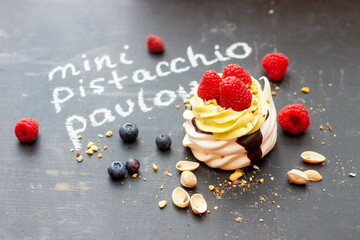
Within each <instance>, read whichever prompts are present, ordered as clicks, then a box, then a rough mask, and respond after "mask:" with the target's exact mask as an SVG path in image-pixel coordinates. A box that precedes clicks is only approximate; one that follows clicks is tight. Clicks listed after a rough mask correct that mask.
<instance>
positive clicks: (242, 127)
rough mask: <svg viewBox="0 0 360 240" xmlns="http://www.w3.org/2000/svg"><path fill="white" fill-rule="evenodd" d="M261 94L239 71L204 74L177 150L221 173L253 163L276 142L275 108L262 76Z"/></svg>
mask: <svg viewBox="0 0 360 240" xmlns="http://www.w3.org/2000/svg"><path fill="white" fill-rule="evenodd" d="M259 81H264V90H262V89H261V86H260V83H259V82H258V81H257V80H256V79H254V78H252V77H251V76H250V74H249V73H248V72H247V71H245V70H244V69H243V68H242V67H240V66H238V65H236V64H231V65H228V66H227V67H225V69H224V72H223V73H222V74H218V73H216V72H215V71H212V70H210V71H207V72H206V73H205V74H204V76H203V78H202V80H201V82H200V84H199V86H198V87H197V88H195V91H194V96H193V97H192V98H191V99H190V104H191V108H190V109H186V110H185V112H184V114H183V116H184V118H185V120H186V122H185V123H184V125H183V126H184V128H185V131H186V134H185V137H184V139H183V145H184V146H185V147H189V148H191V150H192V153H193V154H194V156H195V157H196V158H197V159H198V160H199V161H202V162H205V163H206V164H207V165H208V166H210V167H213V168H220V169H224V170H232V169H237V168H243V167H246V166H249V165H251V164H255V163H256V162H257V161H259V160H260V159H262V158H263V157H264V156H265V155H266V154H267V153H268V152H270V151H271V150H272V148H273V147H274V145H275V143H276V139H277V123H276V122H277V121H276V116H277V113H276V109H275V105H274V102H273V99H272V95H271V88H270V83H269V81H268V80H267V78H266V77H261V78H260V79H259Z"/></svg>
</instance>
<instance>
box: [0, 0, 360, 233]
mask: <svg viewBox="0 0 360 240" xmlns="http://www.w3.org/2000/svg"><path fill="white" fill-rule="evenodd" d="M271 10H274V12H273V14H269V11H270V13H272V12H271ZM359 11H360V3H359V1H355V0H354V1H272V2H270V1H207V2H205V1H201V2H200V1H199V2H198V3H195V2H194V1H179V2H176V1H134V0H129V1H43V0H36V1H2V2H1V3H0V83H1V95H0V105H1V110H2V115H1V118H0V129H1V137H0V146H1V152H0V202H1V205H0V215H1V218H0V239H187V238H188V239H234V238H235V237H236V236H238V238H239V239H326V240H327V239H358V238H359V234H360V221H359V217H358V216H359V214H360V205H359V192H360V187H359V169H358V166H359V161H360V160H359V156H358V155H359V154H358V147H359V143H360V141H359V140H360V138H359V133H360V127H359V111H360V107H359V101H360V94H359V90H360V84H359V81H360V79H359V75H360V66H359V65H360V45H359V39H360V28H359V25H360V17H359ZM152 33H154V34H157V35H159V36H161V37H162V38H163V40H164V42H165V46H166V51H165V53H164V54H163V55H150V54H148V53H147V50H146V45H145V39H146V36H147V35H149V34H152ZM236 42H245V43H247V44H248V45H249V46H250V47H251V49H252V51H251V53H250V55H249V56H248V57H247V58H245V59H231V60H229V61H224V62H217V63H215V64H213V65H211V66H204V65H203V64H202V63H201V61H199V66H197V67H191V68H190V69H189V70H188V71H186V72H183V73H180V74H178V73H171V74H170V75H168V76H164V77H157V78H156V79H155V80H153V81H146V82H143V83H136V82H134V81H133V80H132V74H133V72H134V71H135V70H137V69H147V70H148V71H150V72H151V75H155V74H156V72H155V68H156V65H157V63H158V62H160V61H168V62H170V61H171V60H172V59H175V58H178V57H182V58H184V59H185V62H178V64H177V66H178V67H187V66H190V63H189V60H188V58H187V48H188V47H189V46H192V49H193V51H194V52H195V53H202V54H205V56H206V57H207V59H208V60H210V59H214V58H215V56H214V46H215V45H217V44H218V45H219V48H220V50H219V51H220V52H221V53H223V54H224V53H225V49H226V48H227V47H228V46H230V45H231V44H233V43H236ZM124 45H129V47H130V48H129V49H128V50H124ZM272 51H280V52H284V53H285V54H286V55H287V56H288V57H289V59H290V66H289V68H288V71H287V74H286V76H285V79H284V80H283V81H282V82H281V83H279V84H277V85H278V86H279V87H280V90H279V91H277V94H276V96H275V97H274V101H275V104H276V106H277V109H278V110H279V109H281V108H282V107H283V106H285V105H287V104H290V103H296V102H301V100H299V98H301V99H303V100H304V103H303V104H304V105H305V106H306V107H307V108H308V109H310V108H312V109H313V110H309V112H310V117H311V125H310V128H309V129H308V130H307V131H306V132H305V133H304V134H300V135H298V136H291V135H289V134H287V133H284V132H283V131H282V130H281V129H278V133H279V134H278V142H277V145H276V146H275V148H274V150H273V151H272V152H271V153H270V154H269V155H268V156H266V157H265V158H264V160H263V161H262V162H261V163H260V164H259V167H260V169H261V171H260V172H258V173H256V174H253V170H252V168H249V169H246V175H245V176H244V179H245V180H247V181H249V178H250V177H251V176H253V175H254V177H253V179H254V180H253V181H252V182H249V183H250V187H249V188H248V187H247V186H245V187H242V188H240V187H236V188H233V189H228V188H220V190H222V189H223V190H225V193H224V194H223V195H222V196H221V198H222V199H217V198H216V194H215V193H214V192H210V191H209V190H208V185H210V184H213V185H218V184H219V183H224V181H225V180H227V179H228V177H229V175H230V173H231V172H226V171H220V170H214V169H210V168H208V167H206V166H205V165H203V164H202V165H201V166H200V168H199V169H198V170H196V172H195V173H196V175H197V178H198V181H199V185H198V186H197V187H196V188H195V189H194V190H192V191H190V192H191V193H193V192H200V193H202V194H203V195H204V197H205V199H206V200H207V203H208V207H209V210H211V212H210V213H209V214H206V215H205V216H203V217H198V216H196V215H194V214H193V213H192V212H191V210H190V208H188V209H185V210H184V209H178V208H176V207H175V206H174V205H173V204H172V203H171V192H172V190H173V189H174V188H175V187H177V186H179V185H180V183H179V174H178V172H177V170H176V168H175V163H176V162H177V161H179V160H183V159H185V157H188V159H190V160H192V159H193V156H192V154H191V152H190V151H189V150H188V149H185V148H184V147H182V143H181V142H182V138H183V135H184V130H183V128H182V123H183V121H184V120H183V118H182V111H183V103H182V102H183V100H182V97H180V96H181V95H180V94H179V91H177V90H178V89H179V88H180V90H181V87H182V88H183V89H184V90H185V91H186V92H189V91H190V88H191V87H190V86H189V84H190V82H191V81H193V80H196V81H198V80H199V79H200V78H201V76H202V74H203V73H204V72H205V71H206V70H208V69H214V70H216V71H220V72H221V70H222V69H223V68H224V67H225V66H226V65H227V64H229V63H238V64H240V65H242V66H243V67H244V68H245V69H247V70H248V71H249V72H250V73H251V74H252V75H253V76H254V77H256V78H258V77H260V76H262V75H264V74H265V73H264V71H263V70H262V67H261V58H262V56H264V55H265V54H266V53H269V52H272ZM122 52H126V58H127V59H131V60H132V61H133V62H134V63H133V64H131V65H124V64H121V63H120V62H119V56H120V53H122ZM82 54H86V55H87V57H88V59H89V60H90V66H91V71H85V70H84V66H83V59H82V57H81V56H82ZM106 54H107V55H109V56H110V57H111V60H112V63H117V66H116V67H115V68H113V69H109V68H106V67H103V68H102V69H101V70H100V71H96V69H95V65H94V62H93V59H94V58H95V57H100V56H103V55H106ZM239 54H240V53H239ZM67 63H72V64H73V65H74V66H75V67H76V68H77V69H79V70H80V71H81V72H80V74H79V75H75V76H70V75H69V74H67V76H66V78H65V79H61V78H60V75H58V74H56V75H54V76H55V77H54V79H53V80H52V81H49V80H48V74H49V72H50V71H51V70H52V69H53V68H55V67H57V66H64V65H65V64H67ZM163 69H164V71H165V70H166V69H168V68H167V67H166V66H163ZM113 70H116V72H117V73H118V75H119V77H120V76H124V75H127V76H128V78H127V79H125V80H123V81H121V84H122V87H123V88H122V89H118V88H116V87H115V85H114V84H109V83H108V80H110V79H111V77H112V75H111V72H112V71H113ZM96 78H104V81H101V82H98V83H97V84H99V85H101V86H104V91H103V92H102V93H101V94H100V95H98V94H96V93H94V92H93V90H94V89H91V88H90V85H89V84H90V82H91V81H92V80H94V79H96ZM80 79H83V86H84V90H85V94H86V96H85V97H81V96H80V90H79V86H80V84H79V80H80ZM179 85H181V87H180V86H179ZM62 86H63V87H69V88H70V89H71V90H72V91H73V92H74V96H73V97H72V98H71V99H69V100H68V101H66V102H65V103H63V104H62V105H61V111H60V112H58V113H56V112H55V108H54V104H53V103H52V102H51V101H52V100H53V91H54V89H55V88H56V87H62ZM274 86H275V84H272V87H274ZM303 86H308V87H310V89H311V91H310V93H309V94H307V95H304V94H303V93H301V92H300V89H301V87H303ZM165 89H166V90H169V91H171V93H175V94H176V99H175V100H174V102H172V103H171V104H170V105H169V106H163V107H158V106H155V105H154V103H153V99H154V98H155V96H156V94H157V93H158V92H160V91H161V90H165ZM98 90H99V89H98ZM139 92H140V93H143V96H144V99H145V100H144V101H145V104H146V106H147V107H148V108H149V109H150V108H151V110H149V109H147V110H149V111H147V112H143V111H142V110H141V109H140V105H139V103H138V95H139ZM180 92H181V91H180ZM294 92H296V93H297V95H294V94H293V93H294ZM128 100H130V101H132V102H133V103H134V110H133V112H132V113H131V114H130V115H128V116H126V117H122V116H120V115H119V114H117V112H116V110H115V106H116V105H117V104H119V105H120V106H121V107H122V108H123V109H124V111H127V109H128V107H127V103H126V102H127V101H128ZM162 100H163V101H167V100H169V99H168V98H163V99H162ZM128 102H129V101H128ZM178 104H179V105H180V109H176V107H175V106H176V105H178ZM99 108H106V109H109V110H110V111H111V114H112V115H113V116H114V118H115V119H112V120H113V121H111V122H107V123H105V124H103V125H101V126H99V127H93V126H92V125H91V123H90V118H89V115H91V114H92V112H93V111H94V110H96V109H99ZM73 115H78V116H81V117H83V118H85V119H87V127H86V130H85V131H84V132H82V133H81V135H82V139H81V143H83V149H82V150H80V152H81V153H82V154H83V155H84V161H83V162H82V163H78V162H76V159H75V158H76V157H75V152H74V153H71V152H70V151H69V150H70V149H71V148H72V147H73V145H72V142H71V140H70V138H69V135H68V133H67V130H66V126H65V121H66V119H67V118H68V117H70V116H73ZM22 117H33V118H35V119H36V120H38V122H39V123H40V134H39V137H38V139H37V140H36V141H35V142H34V143H32V144H21V143H19V142H18V141H17V139H16V137H15V135H14V132H13V127H14V125H15V122H16V121H17V120H18V119H20V118H22ZM101 117H102V116H101V115H98V116H97V120H98V121H101ZM149 117H151V120H149V119H148V118H149ZM125 122H133V123H135V124H137V126H138V127H139V129H140V134H139V138H138V140H137V142H136V143H134V144H129V145H126V144H123V143H122V141H121V139H120V138H119V136H118V125H122V124H124V123H125ZM327 122H329V123H330V125H331V126H332V128H333V132H330V131H329V130H328V129H327V127H326V123H327ZM320 125H324V126H325V130H326V131H321V130H319V126H320ZM74 127H81V125H76V126H75V125H74ZM108 130H112V131H113V132H114V135H113V136H112V137H111V138H106V137H105V136H104V138H102V139H100V138H99V137H98V136H97V135H98V134H105V132H106V131H108ZM160 133H168V134H171V137H172V141H173V144H172V147H171V151H168V152H160V151H158V150H157V148H156V145H155V138H156V136H157V135H158V134H160ZM90 140H92V141H94V142H95V143H96V144H97V145H98V146H100V147H103V146H104V145H107V146H108V151H107V152H103V158H102V159H98V158H97V157H96V156H91V157H89V156H85V155H86V154H85V153H84V152H85V149H84V147H85V148H86V144H87V142H88V141H90ZM98 140H100V142H98ZM322 142H324V144H322ZM305 150H314V151H318V152H320V153H322V154H324V155H325V156H327V161H326V165H324V166H322V165H310V164H305V163H303V162H302V160H301V159H300V154H301V152H303V151H305ZM130 157H135V158H137V159H139V160H140V161H141V171H142V172H141V174H140V175H141V176H142V179H133V178H127V179H126V180H125V181H124V182H125V183H124V184H123V185H121V184H120V183H119V182H113V181H112V180H111V179H110V178H109V176H108V174H107V167H108V164H109V163H110V162H112V161H114V160H121V161H126V160H127V159H128V158H130ZM153 163H157V165H158V167H159V170H158V172H157V173H154V172H153V170H152V164H153ZM299 167H303V168H304V169H309V168H313V169H316V170H318V171H319V172H320V173H321V174H322V175H323V177H324V179H323V180H322V181H321V182H317V183H308V184H307V185H306V186H295V185H292V184H289V183H288V179H287V176H286V172H287V171H288V170H290V169H292V168H299ZM166 170H168V171H169V172H171V173H172V174H173V176H172V177H169V176H165V175H164V174H163V172H164V171H166ZM349 172H354V173H357V174H358V176H357V177H355V178H350V177H348V173H349ZM270 174H271V176H273V177H274V180H273V181H271V180H270ZM144 177H145V178H146V179H147V181H143V178H144ZM261 178H263V179H264V183H263V184H260V183H258V182H257V181H258V180H259V179H261ZM162 184H164V189H163V190H160V186H161V185H162ZM309 187H311V189H309ZM244 189H245V190H246V191H244ZM275 193H277V197H276V196H275ZM156 195H158V196H159V198H158V199H156ZM260 197H263V198H264V199H265V200H266V201H265V202H263V203H261V202H260ZM163 199H166V200H167V201H168V206H166V207H165V208H164V209H162V210H160V209H159V208H158V206H157V203H158V201H159V200H163ZM273 201H275V203H273ZM277 205H279V206H280V208H277ZM215 206H217V207H218V210H217V211H215V210H214V207H215ZM270 210H271V211H270ZM237 217H242V219H243V221H242V222H236V221H235V220H234V219H235V218H237ZM259 219H263V220H264V221H263V222H259Z"/></svg>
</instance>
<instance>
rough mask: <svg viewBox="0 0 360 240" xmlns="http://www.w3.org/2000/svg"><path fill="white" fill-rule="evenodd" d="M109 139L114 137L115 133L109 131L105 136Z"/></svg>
mask: <svg viewBox="0 0 360 240" xmlns="http://www.w3.org/2000/svg"><path fill="white" fill-rule="evenodd" d="M105 135H106V136H107V137H111V136H112V135H113V132H112V131H107V132H106V134H105Z"/></svg>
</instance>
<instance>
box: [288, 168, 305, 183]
mask: <svg viewBox="0 0 360 240" xmlns="http://www.w3.org/2000/svg"><path fill="white" fill-rule="evenodd" d="M287 175H288V177H289V179H290V181H291V182H293V183H295V184H305V183H307V182H308V181H309V178H308V176H307V175H306V174H305V173H304V172H302V171H300V170H297V169H292V170H290V171H289V172H288V173H287Z"/></svg>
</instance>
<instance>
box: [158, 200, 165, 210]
mask: <svg viewBox="0 0 360 240" xmlns="http://www.w3.org/2000/svg"><path fill="white" fill-rule="evenodd" d="M166 204H167V201H166V200H162V201H160V202H159V203H158V205H159V208H164V207H165V206H166Z"/></svg>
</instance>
